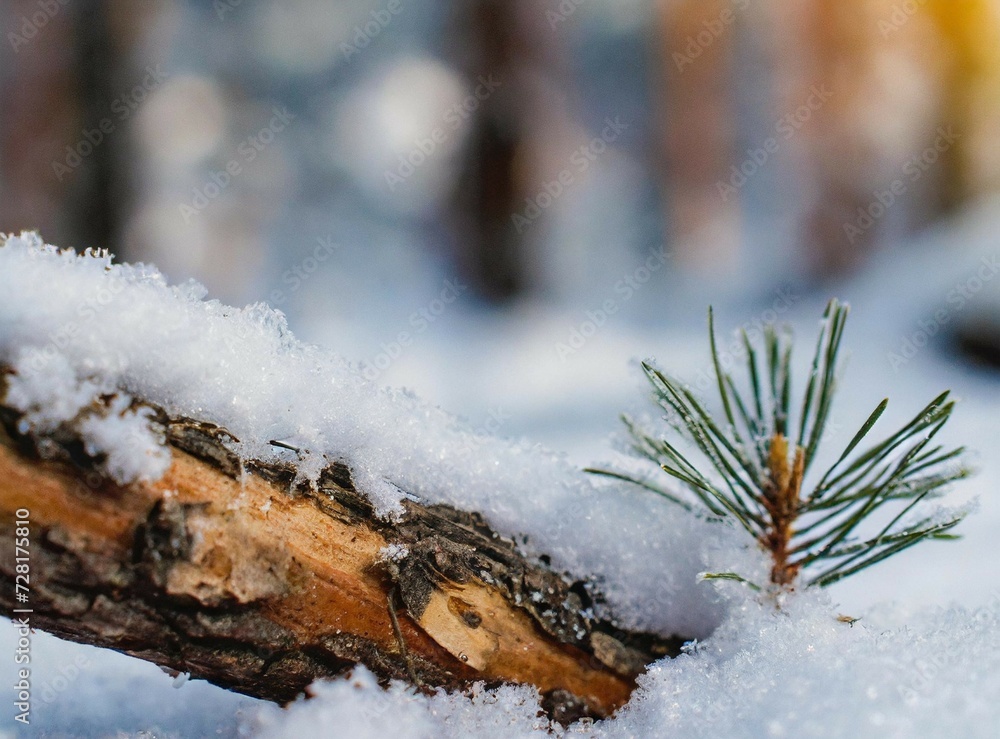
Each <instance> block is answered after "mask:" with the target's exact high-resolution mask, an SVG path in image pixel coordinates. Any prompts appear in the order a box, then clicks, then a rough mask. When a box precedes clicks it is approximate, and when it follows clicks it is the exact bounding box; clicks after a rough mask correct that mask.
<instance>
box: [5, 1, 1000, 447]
mask: <svg viewBox="0 0 1000 739" xmlns="http://www.w3.org/2000/svg"><path fill="white" fill-rule="evenodd" d="M0 24H2V29H3V44H2V45H0V88H2V100H3V101H4V103H3V111H2V114H0V231H18V230H21V229H23V228H38V229H40V230H41V232H42V234H43V235H44V236H45V238H46V239H47V240H48V241H50V242H52V243H56V244H60V245H64V246H74V247H76V248H78V249H82V248H86V247H100V248H105V247H106V248H109V249H110V250H111V251H112V252H114V253H115V254H117V255H118V256H119V257H120V258H121V259H123V260H128V261H150V262H153V263H155V264H156V265H157V266H159V267H160V268H161V269H162V270H163V271H164V272H165V273H166V274H167V275H168V276H169V278H170V279H172V280H175V281H176V280H183V279H186V278H189V277H192V278H196V279H197V280H199V281H200V282H202V283H204V284H205V285H206V286H207V287H208V289H209V294H210V295H211V296H212V297H218V298H219V299H221V300H224V301H227V302H231V303H235V304H238V305H242V304H245V303H249V302H254V301H261V300H262V301H267V302H269V303H270V304H272V305H274V306H275V307H278V308H280V309H281V310H282V311H284V312H285V313H286V314H287V315H288V317H289V320H290V323H291V325H292V327H293V329H294V330H295V332H296V333H297V334H299V335H300V336H302V337H303V338H306V339H308V340H314V341H319V342H322V343H325V344H327V345H329V346H331V347H332V348H334V349H335V350H337V351H339V352H341V353H342V354H344V355H345V356H346V357H348V358H350V359H353V360H355V361H357V362H358V363H359V366H360V367H361V369H362V371H365V372H366V374H368V375H369V376H370V377H372V378H373V379H376V380H378V381H380V382H387V383H391V384H406V385H410V386H414V387H417V388H418V389H419V390H420V391H421V392H422V393H424V394H426V395H427V396H429V397H430V398H431V399H432V400H434V401H435V402H440V403H442V404H443V405H445V406H446V407H451V408H453V409H455V410H457V411H459V412H469V413H471V414H472V415H476V414H478V417H481V418H485V417H486V414H487V411H486V406H484V405H483V404H482V398H481V396H480V393H481V391H482V387H483V386H484V385H486V386H489V387H499V386H507V387H508V388H509V392H508V393H506V395H504V394H503V393H502V392H501V393H500V394H501V395H503V397H505V398H508V396H514V397H515V400H514V401H510V400H509V398H508V402H520V403H521V404H522V405H523V406H524V408H523V410H524V412H525V413H526V414H527V413H533V414H534V416H535V420H534V421H533V422H527V421H525V422H523V423H517V422H515V423H514V424H511V425H510V426H509V428H508V429H506V431H507V432H509V433H513V432H523V431H524V430H525V429H530V428H532V427H534V428H536V429H540V428H542V427H544V426H545V424H546V423H547V421H546V420H545V419H544V418H542V417H541V416H542V412H541V411H539V408H540V407H541V406H539V405H538V404H539V403H540V402H542V400H547V401H551V399H552V398H553V397H554V396H556V395H558V393H559V388H560V387H563V386H565V384H566V383H565V382H563V380H562V379H561V378H560V372H559V371H558V370H560V369H561V368H564V367H565V365H566V360H567V359H568V358H572V359H577V358H578V355H579V354H580V353H582V352H584V351H595V350H594V349H593V347H595V346H598V345H607V347H609V348H608V351H606V352H597V353H595V354H594V355H592V356H593V357H594V358H595V359H597V358H601V360H602V361H604V358H605V357H607V358H612V357H613V359H614V361H616V362H617V363H619V364H624V362H625V361H626V359H627V357H628V356H632V355H634V354H637V353H641V352H642V351H651V350H654V349H656V348H657V347H656V346H653V347H650V348H649V349H645V350H642V349H637V348H636V347H635V346H634V342H633V343H629V342H628V341H622V342H617V343H616V341H615V338H614V336H615V335H623V334H625V333H627V332H628V331H629V330H632V329H636V330H640V331H644V332H645V334H644V335H649V334H651V333H657V332H658V333H657V335H662V336H664V337H669V336H671V335H672V334H671V333H670V332H671V331H675V330H677V327H679V326H680V327H683V326H686V325H691V326H695V325H697V326H698V327H700V326H702V325H703V320H704V309H705V307H706V305H707V304H708V303H709V302H710V301H715V302H716V304H717V305H718V304H721V305H723V306H727V305H728V306H733V308H732V311H731V315H732V316H734V317H739V316H741V315H747V313H748V311H749V312H750V314H751V315H752V314H754V312H756V313H759V312H760V311H761V309H762V308H766V307H767V306H769V305H771V304H772V303H774V304H787V305H790V304H791V303H793V302H795V301H796V300H799V301H800V302H801V296H806V298H807V302H808V299H809V297H810V296H815V297H816V299H817V300H820V299H821V298H825V297H826V296H827V295H828V294H830V293H832V292H833V291H835V290H841V289H842V286H843V285H845V284H848V285H851V284H855V283H852V282H850V281H851V280H856V279H858V278H857V276H858V275H863V274H864V272H865V270H866V269H873V267H872V265H873V264H875V262H876V261H877V257H878V255H879V254H882V253H892V254H894V257H893V258H894V259H895V260H896V262H895V264H896V265H897V266H898V265H899V264H903V263H905V262H906V261H907V260H908V257H907V251H906V249H905V248H904V247H900V246H899V245H901V244H902V245H906V244H908V243H910V242H911V241H912V240H913V239H914V238H915V237H916V236H917V235H919V234H920V233H921V231H922V230H923V229H926V228H927V227H928V226H931V227H933V226H935V225H936V224H939V223H941V222H942V219H947V218H949V217H951V216H953V215H954V214H956V213H961V212H963V209H965V208H967V207H969V205H970V204H971V203H974V202H978V201H980V200H982V199H983V198H985V197H988V196H989V195H990V194H992V193H994V192H995V191H996V190H997V188H998V186H1000V3H998V2H997V0H645V1H643V0H465V1H464V2H443V1H442V0H420V2H413V1H412V0H346V1H341V2H336V3H331V2H324V1H323V0H286V1H284V2H274V1H271V0H214V2H213V1H210V0H204V1H202V2H195V1H194V0H159V1H156V2H152V1H135V0H130V1H126V0H9V1H8V2H5V3H3V5H2V8H0ZM934 248H935V249H936V250H937V251H939V252H947V251H948V250H949V249H955V250H956V255H957V254H958V252H959V251H960V250H961V249H962V248H963V247H962V246H961V245H960V244H959V245H956V244H955V240H954V239H947V238H945V239H939V240H938V242H937V243H936V245H935V247H934ZM892 249H896V250H897V251H894V252H893V251H891V250H892ZM956 255H953V256H952V258H951V261H961V259H960V258H959V257H958V256H956ZM973 263H974V262H973ZM922 264H924V266H923V267H920V268H915V269H919V270H923V272H919V271H918V272H917V273H915V274H914V275H913V276H912V279H910V278H908V279H907V280H905V281H903V280H898V279H887V276H886V275H883V277H882V278H881V284H882V285H883V287H884V289H885V290H886V291H887V292H891V291H896V292H898V291H902V292H906V291H912V290H914V289H915V287H914V283H915V282H919V281H920V280H921V279H924V278H925V277H927V276H930V275H933V274H934V273H935V272H936V271H937V267H936V266H935V265H937V264H939V262H935V261H933V260H931V261H930V262H925V263H922ZM893 269H894V270H896V267H894V268H893ZM894 274H896V275H897V277H898V271H897V272H894ZM997 282H998V283H1000V281H997ZM847 292H848V293H850V290H847ZM987 292H989V293H991V294H993V293H996V292H997V289H996V285H995V284H993V285H991V289H990V290H989V291H983V292H982V293H981V294H980V295H979V298H978V304H979V305H980V306H985V305H987V304H988V303H989V301H987V300H985V298H984V296H986V294H987ZM635 296H638V298H637V299H635V300H633V297H635ZM782 296H784V297H782ZM788 296H792V298H791V299H790V298H789V297H788ZM795 296H800V297H798V298H797V297H795ZM848 297H850V295H848ZM782 301H784V303H782ZM994 302H1000V301H994ZM926 307H927V308H928V309H931V312H932V313H933V311H932V309H933V304H931V303H928V305H927V306H926ZM778 312H779V313H780V312H781V311H778ZM979 312H982V311H978V312H977V315H978V313H979ZM965 313H966V314H970V313H971V311H965ZM762 315H764V316H765V318H766V317H767V314H766V313H765V314H762ZM775 315H777V314H775ZM916 319H917V316H914V317H913V321H916ZM996 323H997V322H996V321H993V322H992V323H990V321H989V320H987V321H985V322H984V321H980V322H979V324H977V325H979V326H983V325H986V326H988V327H989V328H988V329H976V330H972V331H970V332H967V333H969V336H971V337H973V338H970V339H968V340H967V341H966V344H967V345H970V346H973V345H975V346H977V347H978V350H979V354H980V355H981V356H987V357H992V358H993V359H995V358H996V346H995V344H991V343H990V342H991V341H992V340H993V339H990V336H991V334H990V331H994V330H995V328H996ZM608 325H614V326H615V327H616V329H615V331H609V332H602V329H604V327H605V326H608ZM636 327H638V328H636ZM699 330H700V329H699ZM977 332H978V333H977ZM595 335H598V336H597V339H598V340H595V341H591V338H592V336H595ZM491 337H492V338H491ZM496 337H501V338H500V339H496ZM984 337H985V338H984ZM993 337H994V339H995V334H994V335H993ZM498 341H499V343H497V342H498ZM666 345H667V344H665V343H664V344H660V345H659V346H666ZM984 347H985V348H984ZM611 349H614V350H615V353H613V354H612V352H611ZM618 349H621V350H622V351H621V352H618V351H617V350H618ZM672 351H673V350H672ZM991 352H992V354H991ZM498 354H503V355H504V357H505V359H504V360H503V361H500V360H499V359H498V357H497V355H498ZM512 356H514V359H511V357H512ZM545 362H548V365H549V369H552V368H555V370H556V371H546V370H544V369H539V367H540V366H541V365H542V364H545ZM540 363H541V364H540ZM456 366H462V367H464V368H465V370H464V371H466V372H467V373H468V375H469V376H470V377H472V376H477V373H478V376H477V377H478V379H477V382H478V384H477V382H472V381H471V380H470V381H468V382H464V383H462V382H459V383H456V382H454V381H453V380H454V378H455V374H456V371H455V367H456ZM588 366H589V367H590V369H588V370H586V373H587V374H588V376H589V377H591V383H592V384H591V385H590V386H589V387H591V389H592V390H593V394H595V395H596V394H598V392H599V391H598V388H600V387H602V385H601V383H600V381H599V379H598V378H599V377H600V372H601V370H600V369H599V366H600V365H599V364H593V365H588ZM448 368H450V369H448ZM533 372H535V374H537V375H538V376H539V377H541V376H546V377H550V378H554V379H549V380H545V381H544V382H543V383H542V384H541V385H538V383H537V382H536V383H535V384H534V385H533V384H532V383H533V382H535V381H534V380H532V379H531V378H532V373H533ZM538 382H542V381H540V380H539V381H538ZM536 386H537V387H536ZM525 387H527V388H530V387H536V391H535V392H531V391H530V390H525V392H523V393H521V394H520V395H519V394H517V393H516V392H515V390H516V389H517V388H522V389H523V388H525ZM487 394H488V393H487ZM575 402H576V399H567V400H566V404H567V405H569V404H572V403H575ZM610 402H611V401H609V404H610ZM613 402H617V399H616V398H615V399H613ZM470 409H471V410H470ZM607 410H608V409H607V408H601V413H602V414H603V415H602V418H603V419H605V422H607V419H608V418H609V416H608V413H607ZM493 415H497V414H493ZM501 415H502V414H501ZM560 418H562V421H560V422H559V423H560V424H561V425H562V426H563V427H564V428H565V427H566V424H565V415H564V416H561V417H560ZM552 423H553V424H554V423H556V422H555V421H552ZM540 435H541V436H542V437H543V438H547V439H548V440H550V441H551V440H552V438H554V437H545V434H544V433H541V434H540Z"/></svg>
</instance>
